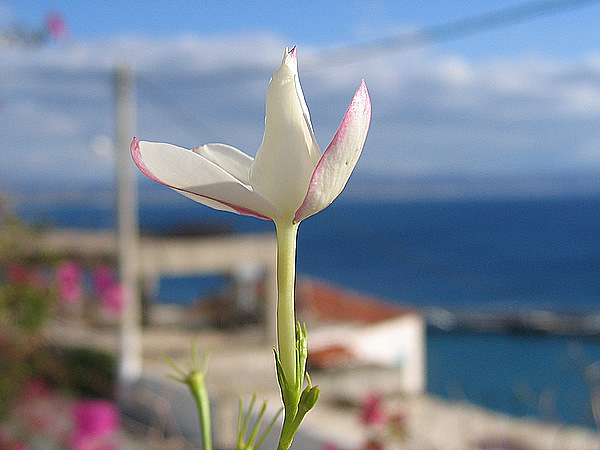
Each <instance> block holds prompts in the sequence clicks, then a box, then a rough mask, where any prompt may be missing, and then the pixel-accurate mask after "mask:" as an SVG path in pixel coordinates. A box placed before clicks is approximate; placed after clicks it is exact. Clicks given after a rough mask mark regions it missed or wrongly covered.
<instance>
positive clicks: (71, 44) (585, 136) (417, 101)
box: [0, 0, 600, 186]
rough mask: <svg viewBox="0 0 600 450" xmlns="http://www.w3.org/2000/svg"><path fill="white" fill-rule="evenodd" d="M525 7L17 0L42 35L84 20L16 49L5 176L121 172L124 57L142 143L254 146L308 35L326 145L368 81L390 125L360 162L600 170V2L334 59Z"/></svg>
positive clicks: (26, 179)
mask: <svg viewBox="0 0 600 450" xmlns="http://www.w3.org/2000/svg"><path fill="white" fill-rule="evenodd" d="M522 3H523V2H518V1H514V0H503V1H483V0H481V1H480V0H471V1H467V0H452V1H451V0H448V1H446V0H436V1H428V2H422V1H405V2H397V1H372V2H358V1H335V0H330V1H321V0H312V1H310V0H309V1H303V2H300V1H297V2H294V1H286V2H236V1H221V2H192V1H176V2H164V1H163V2H158V1H154V0H149V1H145V2H140V1H120V2H109V1H106V0H104V1H85V0H80V1H75V0H63V1H60V2H58V1H39V0H38V1H28V0H20V1H18V2H17V1H7V0H0V17H1V19H0V27H5V29H6V27H8V26H9V25H10V24H11V23H20V24H21V25H23V26H28V27H36V26H39V25H40V24H42V23H43V22H44V18H45V16H46V15H47V14H48V12H49V11H58V12H60V13H61V14H62V15H63V16H64V18H65V20H66V22H67V26H68V28H69V30H70V35H69V38H68V39H67V40H66V41H64V42H58V43H49V44H46V45H43V46H41V47H39V48H25V47H22V46H12V45H11V46H0V73H2V77H1V78H0V158H1V159H0V161H1V163H0V186H2V185H7V184H8V185H12V184H19V183H35V182H45V181H48V182H55V183H56V182H61V180H64V179H68V180H71V181H73V182H87V183H90V182H97V181H101V182H102V181H107V180H110V179H111V177H113V175H114V170H113V165H112V160H111V157H110V153H111V151H110V146H109V145H107V143H109V142H110V139H111V137H112V135H113V129H114V125H113V121H114V117H113V94H112V85H111V82H110V80H111V77H112V70H113V69H114V67H115V65H116V64H118V63H120V62H122V61H127V62H128V63H129V64H130V65H131V66H132V67H133V68H134V70H135V71H136V74H137V76H138V86H137V104H138V132H137V134H138V136H139V137H140V138H141V139H147V140H157V141H168V142H172V143H175V144H178V145H181V146H186V147H191V146H196V145H199V144H203V143H206V142H214V141H219V142H224V143H227V144H230V145H234V146H236V147H239V148H240V149H242V150H243V151H246V152H247V153H249V154H251V155H252V154H254V152H255V151H256V148H257V147H258V145H259V144H260V140H261V137H262V131H263V130H262V127H263V114H264V95H265V92H266V85H267V83H268V80H269V77H270V75H271V73H272V72H273V71H274V70H275V69H276V68H277V66H278V65H279V63H280V60H281V56H282V54H283V49H284V47H285V46H290V45H297V46H298V54H299V60H300V77H301V81H302V84H303V88H304V93H305V95H306V99H307V103H308V105H309V108H310V110H311V116H312V119H313V126H314V128H315V133H316V136H317V139H318V140H319V143H320V145H321V147H322V148H325V147H326V146H327V144H328V143H329V140H330V139H331V137H332V136H333V134H334V133H335V131H336V128H337V126H338V124H339V121H340V120H341V118H342V116H343V114H344V111H345V108H346V107H347V105H348V103H349V102H350V99H351V98H352V95H353V93H354V90H355V89H356V88H357V87H358V85H359V84H360V80H361V79H362V78H364V79H365V80H366V82H367V86H368V87H369V90H370V92H371V97H372V100H373V122H372V127H371V132H370V135H369V138H368V140H367V145H366V146H365V151H364V153H363V156H362V158H361V161H360V162H359V164H358V166H357V171H361V172H363V173H368V174H385V175H397V176H422V175H448V174H484V175H488V174H491V175H496V174H498V175H504V174H509V175H510V174H521V175H523V174H529V173H532V174H540V173H541V174H543V173H568V172H581V171H588V172H589V171H591V172H598V173H600V129H599V127H598V123H599V122H600V33H599V32H598V30H600V2H590V3H589V4H587V5H585V6H582V7H580V8H576V9H571V10H565V11H562V12H559V13H557V14H554V15H548V16H544V17H539V18H535V19H531V20H528V21H526V22H523V23H518V24H512V25H510V26H506V27H502V28H499V29H493V30H487V31H483V32H480V33H476V34H473V35H470V36H465V37H459V38H456V39H452V40H450V41H447V42H440V43H433V44H429V45H425V46H421V47H418V48H415V49H411V50H409V51H402V52H399V51H396V50H395V49H393V48H387V49H385V51H384V53H382V54H379V55H378V56H372V57H368V58H365V59H362V60H359V61H351V62H350V63H348V64H345V65H337V64H335V63H334V62H335V56H336V55H337V54H339V53H337V52H336V49H339V48H345V47H346V46H348V45H352V44H357V43H363V42H368V41H370V40H373V39H379V38H385V37H388V36H391V35H395V34H397V33H401V32H408V31H415V30H421V29H423V28H427V27H431V26H436V25H440V24H445V23H449V22H453V21H456V20H460V19H463V18H466V17H472V16H477V15H480V14H485V13H489V12H491V11H494V10H498V9H502V8H510V7H515V6H517V5H520V4H522ZM326 50H333V51H332V53H329V55H330V56H329V57H328V58H327V59H326V60H323V59H319V57H320V56H321V57H322V55H323V54H324V53H323V52H324V51H326ZM331 55H333V58H332V57H331ZM318 61H320V62H318Z"/></svg>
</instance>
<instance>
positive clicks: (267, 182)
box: [250, 49, 321, 220]
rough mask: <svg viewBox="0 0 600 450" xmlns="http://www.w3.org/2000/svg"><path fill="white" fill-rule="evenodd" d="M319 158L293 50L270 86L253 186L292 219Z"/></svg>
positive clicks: (253, 166)
mask: <svg viewBox="0 0 600 450" xmlns="http://www.w3.org/2000/svg"><path fill="white" fill-rule="evenodd" d="M320 157H321V151H320V150H319V147H318V145H317V142H316V140H315V137H314V135H313V131H312V126H311V124H310V116H309V115H308V108H307V107H306V103H305V101H304V95H303V94H302V89H301V88H300V83H299V81H298V71H297V60H296V51H295V49H292V50H291V51H290V52H286V54H285V56H284V60H283V64H282V65H281V67H280V68H279V69H278V70H277V71H276V72H275V74H274V75H273V78H272V79H271V82H270V83H269V88H268V89H267V102H266V119H265V134H264V137H263V141H262V144H261V146H260V148H259V149H258V152H257V154H256V158H255V160H254V163H253V164H252V169H251V171H250V182H251V185H252V188H253V189H254V190H256V191H257V192H259V193H260V194H262V195H263V196H264V197H265V198H267V199H268V200H269V201H270V202H271V203H273V204H274V205H275V206H277V208H278V209H279V210H280V211H281V212H282V214H283V216H284V217H288V218H289V219H290V220H291V219H292V218H293V216H294V213H295V212H296V210H297V209H298V207H299V206H300V205H301V204H302V201H303V200H304V196H305V195H306V190H307V188H308V183H309V181H310V178H311V176H312V173H313V171H314V169H315V167H316V165H317V163H318V162H319V159H320Z"/></svg>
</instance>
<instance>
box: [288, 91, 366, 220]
mask: <svg viewBox="0 0 600 450" xmlns="http://www.w3.org/2000/svg"><path fill="white" fill-rule="evenodd" d="M370 122H371V99H370V98H369V92H368V91H367V86H366V84H365V82H364V80H363V82H362V83H361V85H360V87H359V88H358V90H357V91H356V93H355V94H354V98H353V99H352V102H351V103H350V106H349V107H348V110H347V111H346V115H345V116H344V119H343V120H342V123H341V124H340V127H339V128H338V131H337V133H336V134H335V136H334V138H333V140H332V141H331V144H329V147H327V149H326V150H325V152H324V153H323V156H322V157H321V160H320V161H319V163H318V164H317V167H316V168H315V171H314V173H313V175H312V178H311V180H310V183H309V186H308V192H307V193H306V197H305V198H304V201H303V203H302V205H301V206H300V208H299V209H298V211H297V212H296V214H295V216H294V222H295V223H296V222H299V221H301V220H303V219H306V218H307V217H309V216H311V215H313V214H315V213H317V212H319V211H321V210H322V209H324V208H326V207H327V206H329V204H331V202H332V201H333V200H335V198H336V197H337V196H338V195H340V192H342V190H343V189H344V186H346V183H347V182H348V178H350V175H351V174H352V171H353V170H354V167H355V166H356V163H357V162H358V158H359V157H360V154H361V152H362V149H363V146H364V144H365V140H366V139H367V132H368V131H369V124H370Z"/></svg>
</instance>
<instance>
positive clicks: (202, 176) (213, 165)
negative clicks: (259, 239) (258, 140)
mask: <svg viewBox="0 0 600 450" xmlns="http://www.w3.org/2000/svg"><path fill="white" fill-rule="evenodd" d="M223 147H227V146H223ZM223 147H212V146H211V145H209V146H207V147H204V150H203V151H202V153H205V154H208V155H210V156H211V158H212V159H213V160H212V161H211V160H209V159H207V158H206V157H205V156H203V155H201V154H199V153H196V152H194V151H191V150H187V149H184V148H181V147H177V146H175V145H171V144H163V143H154V142H144V141H142V142H138V141H137V139H134V140H133V142H132V143H131V154H132V156H133V160H134V161H135V163H136V165H137V166H138V167H139V168H140V170H141V171H142V172H143V173H144V174H145V175H146V176H148V177H149V178H151V179H153V180H155V181H158V182H159V183H161V184H164V185H166V186H169V187H171V188H173V189H176V190H178V191H179V192H181V193H182V194H184V195H185V196H186V197H189V198H191V199H193V200H195V201H197V202H199V203H203V204H205V205H207V206H210V207H212V208H216V209H220V210H224V211H231V212H236V213H238V214H244V215H250V216H255V217H260V218H263V219H267V218H270V219H272V218H277V217H279V216H280V215H281V214H280V213H279V211H278V210H277V208H275V207H274V206H273V205H272V204H271V203H269V202H268V201H267V200H266V199H265V198H263V197H262V196H261V195H260V194H258V193H256V192H254V191H253V190H252V188H250V187H249V186H248V185H246V184H245V183H243V182H242V181H241V180H240V179H238V178H236V177H235V176H234V175H233V174H231V173H229V172H227V171H226V170H225V168H223V167H220V166H219V165H217V162H221V163H223V162H224V161H227V163H226V164H230V162H231V161H232V160H233V161H236V162H237V163H239V164H234V165H233V167H234V170H233V172H236V171H239V170H241V166H242V165H243V164H244V163H241V162H240V161H242V159H241V158H240V159H236V158H237V157H232V156H231V155H233V154H234V152H233V153H232V152H231V151H230V150H224V149H223ZM211 149H212V150H211ZM214 149H216V151H213V150H214ZM227 152H229V153H227ZM226 154H228V155H229V157H225V156H224V155H226ZM216 155H217V156H218V157H217V156H216ZM245 178H246V179H247V178H248V177H247V175H246V176H245Z"/></svg>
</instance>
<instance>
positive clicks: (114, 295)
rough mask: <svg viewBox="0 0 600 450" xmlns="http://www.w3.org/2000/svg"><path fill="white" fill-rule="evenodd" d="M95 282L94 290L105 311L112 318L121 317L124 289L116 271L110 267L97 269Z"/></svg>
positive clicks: (103, 266)
mask: <svg viewBox="0 0 600 450" xmlns="http://www.w3.org/2000/svg"><path fill="white" fill-rule="evenodd" d="M93 280H94V289H95V291H96V293H97V294H98V297H99V298H100V303H101V305H102V307H103V308H104V310H105V311H106V312H108V313H109V314H110V315H112V316H117V315H119V313H120V312H121V310H122V308H123V289H122V287H121V285H120V284H119V282H118V280H117V276H116V274H115V271H114V269H113V268H112V267H111V266H108V265H102V266H99V267H97V268H96V270H95V271H94V274H93Z"/></svg>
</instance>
